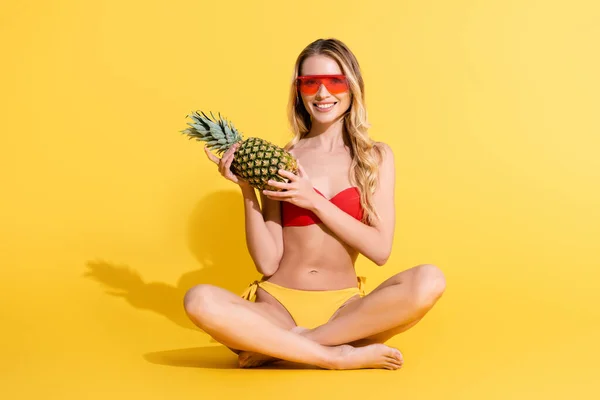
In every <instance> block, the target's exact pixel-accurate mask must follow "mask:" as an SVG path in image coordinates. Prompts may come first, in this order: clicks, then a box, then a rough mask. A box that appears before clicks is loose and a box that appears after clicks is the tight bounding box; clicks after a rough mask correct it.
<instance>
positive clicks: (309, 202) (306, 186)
mask: <svg viewBox="0 0 600 400" xmlns="http://www.w3.org/2000/svg"><path fill="white" fill-rule="evenodd" d="M298 171H299V173H300V174H299V175H295V174H293V173H292V172H290V171H286V170H284V169H280V170H279V171H278V173H279V175H281V176H283V177H284V178H288V179H289V180H290V181H289V182H288V183H284V182H277V181H273V180H269V181H268V182H267V183H268V184H269V185H271V186H273V187H276V188H280V189H284V190H285V191H282V192H276V191H272V190H263V191H262V192H263V193H264V194H265V196H267V197H268V198H269V199H271V200H279V201H287V202H290V203H292V204H294V205H296V206H298V207H302V208H307V209H311V208H313V207H314V205H315V203H316V200H317V199H318V196H319V195H318V193H317V192H316V191H315V190H314V188H313V185H312V183H311V182H310V180H309V179H308V174H307V173H306V171H305V170H304V168H303V167H302V165H300V162H298Z"/></svg>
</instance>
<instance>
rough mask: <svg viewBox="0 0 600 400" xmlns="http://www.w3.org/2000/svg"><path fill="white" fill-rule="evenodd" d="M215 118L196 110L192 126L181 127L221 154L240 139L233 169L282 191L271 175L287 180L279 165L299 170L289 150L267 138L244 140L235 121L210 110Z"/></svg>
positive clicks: (263, 186)
mask: <svg viewBox="0 0 600 400" xmlns="http://www.w3.org/2000/svg"><path fill="white" fill-rule="evenodd" d="M210 115H211V116H212V118H213V119H212V120H211V119H210V118H209V117H208V116H207V115H206V114H205V113H204V112H201V114H199V113H198V112H193V113H192V114H191V115H188V117H191V118H192V120H193V121H194V123H191V124H190V123H188V125H189V126H191V128H187V129H185V130H183V131H180V132H182V133H184V134H187V135H188V136H189V138H190V139H192V138H195V139H196V140H199V141H204V142H206V147H208V148H209V149H210V150H215V151H216V152H217V154H219V155H221V154H222V153H224V152H225V151H227V149H229V148H230V147H231V146H232V145H233V144H234V143H238V142H241V143H240V147H239V148H238V149H237V151H236V152H235V154H234V156H233V161H232V163H231V171H232V172H233V173H234V174H235V175H237V176H239V177H241V178H242V179H244V180H246V181H248V182H249V183H250V184H251V185H252V186H253V187H255V188H257V189H259V190H263V189H267V190H273V191H280V190H281V189H279V188H275V187H273V186H270V185H268V184H267V181H269V180H270V179H272V180H274V181H277V182H288V179H287V178H284V177H282V176H280V175H279V174H278V170H279V169H285V170H287V171H290V172H292V173H294V174H296V175H297V174H298V163H297V161H296V159H295V158H294V156H292V154H290V153H289V152H288V151H286V150H284V149H282V148H281V147H278V146H276V145H274V144H273V143H271V142H268V141H266V140H264V139H260V138H256V137H251V138H248V139H246V140H243V136H242V135H241V133H240V132H239V131H238V130H237V129H236V128H235V127H234V125H233V123H232V122H230V121H227V120H226V119H225V118H223V117H221V114H220V113H219V114H218V115H219V119H218V120H217V118H215V116H214V115H213V114H212V112H211V113H210Z"/></svg>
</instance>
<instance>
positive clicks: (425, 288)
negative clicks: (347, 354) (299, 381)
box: [240, 264, 446, 366]
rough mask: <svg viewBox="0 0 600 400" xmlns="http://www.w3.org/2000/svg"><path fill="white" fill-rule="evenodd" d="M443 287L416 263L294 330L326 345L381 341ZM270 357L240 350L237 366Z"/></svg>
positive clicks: (436, 274)
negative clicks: (320, 321) (317, 322)
mask: <svg viewBox="0 0 600 400" xmlns="http://www.w3.org/2000/svg"><path fill="white" fill-rule="evenodd" d="M445 287H446V281H445V277H444V275H443V273H442V271H441V270H440V269H439V268H438V267H436V266H434V265H431V264H421V265H417V266H416V267H413V268H410V269H408V270H405V271H402V272H400V273H398V274H396V275H394V276H392V277H391V278H389V279H387V280H386V281H385V282H383V283H382V284H380V285H379V286H378V287H377V288H375V289H374V290H373V291H372V292H371V293H369V294H368V295H367V296H365V297H364V298H360V297H359V296H356V297H355V298H352V299H350V300H349V301H348V302H347V303H346V304H345V305H344V306H342V307H341V308H340V309H339V310H338V311H337V312H336V313H335V314H334V315H333V316H332V317H331V319H330V320H329V321H328V322H327V323H326V324H324V325H321V326H319V327H316V328H313V329H306V330H303V331H298V330H296V331H295V332H296V333H299V334H300V335H301V336H304V337H305V338H308V339H310V340H312V341H314V342H317V343H319V344H321V345H326V346H334V345H341V344H350V345H351V346H354V347H363V346H369V345H371V344H374V343H385V342H386V341H387V340H388V339H390V338H391V337H393V336H395V335H397V334H398V333H400V332H404V331H406V330H407V329H409V328H411V327H413V326H414V325H416V324H417V323H418V322H419V321H420V320H421V319H422V318H423V317H424V316H425V314H426V313H427V312H428V311H429V310H430V309H431V308H432V307H433V306H434V304H435V303H436V302H437V300H438V299H439V298H440V296H441V295H442V294H443V292H444V290H445ZM274 360H275V359H274V358H272V357H266V356H264V355H261V354H256V353H250V352H244V353H240V365H241V366H257V365H261V364H263V363H265V362H269V361H274Z"/></svg>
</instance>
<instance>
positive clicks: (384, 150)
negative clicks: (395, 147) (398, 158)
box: [375, 142, 394, 168]
mask: <svg viewBox="0 0 600 400" xmlns="http://www.w3.org/2000/svg"><path fill="white" fill-rule="evenodd" d="M375 148H376V149H377V151H378V152H379V156H380V159H379V165H380V166H381V167H388V168H389V167H392V168H393V166H394V152H393V151H392V148H391V147H390V146H389V145H388V144H387V143H384V142H375Z"/></svg>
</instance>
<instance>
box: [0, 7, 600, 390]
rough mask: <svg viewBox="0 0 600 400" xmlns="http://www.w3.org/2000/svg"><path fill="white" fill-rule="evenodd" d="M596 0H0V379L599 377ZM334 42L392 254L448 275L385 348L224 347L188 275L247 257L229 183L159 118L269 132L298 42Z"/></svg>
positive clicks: (319, 383)
mask: <svg viewBox="0 0 600 400" xmlns="http://www.w3.org/2000/svg"><path fill="white" fill-rule="evenodd" d="M599 20H600V5H598V2H595V1H591V0H590V1H587V0H571V1H569V2H564V1H550V0H548V1H543V2H542V1H522V0H520V1H474V0H455V1H451V2H449V1H446V0H437V1H420V0H403V1H401V2H393V1H375V2H358V1H355V2H347V1H341V0H339V1H338V0H332V1H328V2H325V3H324V2H320V1H319V2H316V1H312V0H306V1H303V2H301V3H298V2H281V1H275V0H272V1H271V0H265V1H260V2H246V1H241V0H240V1H235V0H222V1H221V0H220V1H212V2H209V1H197V0H174V1H170V2H156V1H155V2H151V1H139V2H137V1H127V2H123V1H117V0H106V1H101V2H84V1H74V0H63V1H41V0H40V1H27V2H22V1H17V0H4V1H2V2H1V5H0V45H1V46H0V48H1V49H2V62H1V63H0V93H1V94H2V95H1V96H0V115H1V117H0V301H1V303H0V324H1V325H0V326H1V329H0V399H7V400H13V399H59V400H70V399H77V400H88V399H90V400H91V399H103V400H104V399H110V400H117V399H138V398H139V399H144V400H153V399H180V398H193V399H229V398H233V397H234V396H235V398H238V399H244V400H245V399H261V400H268V399H280V398H281V399H338V398H346V399H388V398H389V399H457V400H471V399H472V400H490V399H502V400H507V399H510V400H513V399H527V400H530V399H544V400H548V399H577V400H580V399H599V398H600V383H599V381H600V380H599V379H598V376H599V375H600V368H599V367H598V360H600V346H599V344H598V339H599V338H600V307H598V305H599V304H600V292H599V291H598V287H599V284H598V282H599V281H600V251H599V248H600V246H599V243H600V240H599V239H598V238H600V213H599V211H598V210H599V209H600V208H599V205H600V190H599V187H598V182H599V181H600V158H599V157H598V149H600V141H599V138H598V132H600V122H599V120H598V110H599V109H600V104H599V103H598V93H600V75H598V71H600V55H599V52H598V42H599V41H600V25H599V24H598V21H599ZM328 37H335V38H339V39H341V40H342V41H344V42H345V43H347V44H348V45H349V46H350V48H351V49H352V50H353V51H354V52H355V54H356V55H357V57H358V59H359V62H360V65H361V68H362V70H363V77H364V81H365V87H366V89H365V90H366V92H365V93H366V99H367V100H366V104H367V105H368V112H369V122H370V123H371V124H372V128H371V129H370V130H369V133H370V135H371V136H372V137H373V138H375V139H376V140H380V141H383V142H386V143H388V144H389V145H390V147H391V148H392V149H393V151H394V155H395V162H396V171H397V174H396V175H397V179H396V198H395V201H396V204H395V209H396V212H397V215H396V230H395V238H394V240H395V241H394V246H393V250H392V256H391V257H390V259H389V261H388V263H387V264H386V265H385V266H383V267H381V268H379V267H377V266H375V265H374V264H373V263H371V262H369V261H368V260H366V259H365V258H364V257H360V258H359V261H358V270H359V273H360V274H361V275H366V276H367V277H368V281H367V291H370V290H372V289H373V288H374V287H375V286H376V285H377V284H378V283H380V282H382V281H383V280H384V279H386V278H387V277H389V276H391V275H393V274H395V273H397V272H400V271H402V270H405V269H407V268H410V267H412V266H415V265H418V264H422V263H431V264H435V265H438V266H439V267H440V268H441V269H442V270H443V271H444V273H445V274H446V280H447V290H446V293H445V294H444V295H443V297H442V298H441V299H440V301H439V302H438V303H437V304H436V305H435V307H434V308H433V310H432V311H431V312H430V313H429V314H428V315H427V316H426V317H425V318H424V319H423V320H422V321H421V322H419V323H418V324H417V325H416V326H415V327H413V328H411V329H410V330H409V331H407V332H405V333H403V334H401V335H399V336H397V337H396V338H394V339H393V340H391V341H390V342H389V344H390V345H393V346H396V347H398V348H399V349H400V350H401V351H402V353H403V354H404V358H405V366H404V368H402V369H401V370H399V371H378V370H364V371H344V372H342V371H324V370H315V369H307V368H300V369H297V368H296V369H294V368H290V366H289V365H288V366H280V367H277V368H264V369H258V370H240V369H237V368H236V357H235V356H234V354H232V353H229V351H228V350H227V349H225V348H223V347H222V346H219V345H218V344H217V343H215V342H212V341H211V340H210V338H208V337H207V336H206V335H205V334H203V333H202V332H200V331H199V330H198V329H196V328H195V327H194V326H193V325H192V324H191V322H190V321H188V319H187V318H186V316H185V314H184V312H183V308H182V298H183V295H184V293H185V292H186V290H187V289H188V288H190V287H192V286H193V285H195V284H198V283H212V284H215V285H219V286H223V287H225V288H227V289H229V290H232V291H234V292H237V293H241V292H242V291H243V290H244V289H245V287H246V285H247V284H248V283H250V282H251V281H252V280H253V279H255V278H256V272H253V271H254V267H253V265H252V263H251V259H250V257H249V255H248V252H247V249H246V244H245V241H244V229H243V202H242V199H241V196H240V192H239V190H237V189H236V188H235V187H234V185H233V184H231V183H230V182H226V181H225V180H224V179H223V178H222V177H221V176H220V175H219V174H218V172H217V170H216V168H215V166H214V165H213V164H212V163H210V161H208V160H207V159H206V157H205V154H204V152H203V150H202V145H201V144H200V143H197V142H193V141H189V140H187V139H186V138H185V137H183V136H182V135H181V134H180V133H179V132H180V130H183V129H184V128H186V126H187V125H186V123H187V122H188V119H186V118H185V116H186V115H187V114H189V113H190V112H191V111H193V110H205V111H214V112H222V113H223V114H224V115H225V116H226V117H229V118H230V119H231V120H232V121H233V122H234V123H235V126H236V127H237V128H238V129H240V130H241V131H242V133H243V134H244V135H245V136H244V137H245V138H247V137H251V136H258V137H262V138H264V139H267V140H270V141H272V142H274V143H277V144H280V145H283V144H285V143H287V141H288V140H289V139H290V138H291V137H290V136H289V135H288V133H289V129H288V127H287V120H286V116H285V111H286V110H285V106H286V102H287V99H288V94H289V85H290V77H291V75H290V74H291V73H292V68H293V65H294V62H295V59H296V57H297V55H298V53H299V52H300V51H301V50H302V49H303V48H304V46H306V45H308V44H309V43H310V42H311V41H313V40H315V39H317V38H328Z"/></svg>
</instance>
